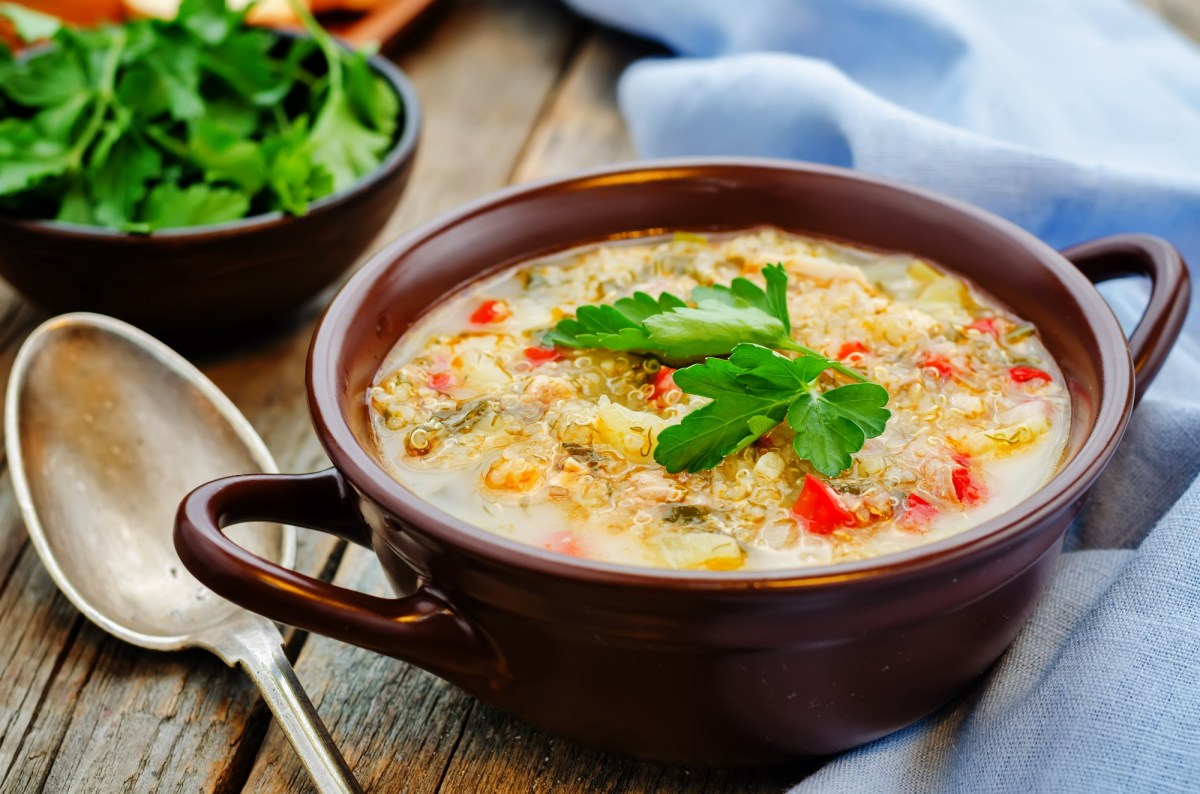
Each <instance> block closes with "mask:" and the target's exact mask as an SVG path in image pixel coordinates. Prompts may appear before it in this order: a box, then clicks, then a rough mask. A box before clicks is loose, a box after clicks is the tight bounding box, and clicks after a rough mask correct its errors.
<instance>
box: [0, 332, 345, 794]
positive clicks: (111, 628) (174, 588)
mask: <svg viewBox="0 0 1200 794" xmlns="http://www.w3.org/2000/svg"><path fill="white" fill-rule="evenodd" d="M4 427H5V442H6V445H7V448H8V463H9V468H10V470H11V473H12V482H13V487H14V489H15V490H16V495H17V501H18V502H19V504H20V506H21V513H22V515H23V516H24V518H25V525H26V527H27V529H28V530H29V537H30V539H31V540H32V541H33V546H34V548H35V549H37V552H38V554H39V555H40V556H41V558H42V562H43V563H44V564H45V566H46V570H47V571H49V573H50V576H51V577H52V578H53V579H54V581H55V583H57V584H58V586H59V588H60V589H61V590H62V591H63V593H64V594H65V595H66V596H67V598H69V599H71V603H73V604H74V605H75V606H76V607H78V608H79V611H80V612H82V613H83V614H85V615H87V617H88V618H90V619H91V621H92V622H93V623H95V624H96V625H98V626H100V628H102V629H104V630H105V631H108V632H110V633H111V634H114V635H116V636H117V637H120V638H121V639H123V640H125V641H126V642H131V643H133V644H134V645H140V646H142V647H144V648H152V649H155V650H161V651H173V650H179V649H181V648H188V647H200V648H207V649H208V650H210V651H212V652H213V653H215V654H216V655H217V656H219V657H221V658H222V659H223V660H225V662H226V663H227V664H229V665H230V666H233V665H235V664H240V665H241V666H242V668H243V669H245V671H246V672H247V673H248V674H249V675H250V678H251V679H253V680H254V683H255V684H257V685H258V688H259V690H260V691H261V692H262V695H263V698H264V699H265V700H266V701H267V705H268V706H270V708H271V711H272V712H274V714H275V718H276V719H277V720H278V721H279V725H280V727H282V728H283V732H284V733H285V734H287V737H288V739H290V740H291V742H292V746H294V747H295V748H296V752H297V753H299V755H300V759H301V761H303V763H304V766H305V767H307V769H308V771H309V773H310V774H311V775H312V778H313V781H314V782H315V783H316V785H317V787H318V788H319V789H320V790H321V791H323V792H334V791H337V792H358V791H361V789H360V788H359V786H358V784H357V782H356V781H355V780H354V776H353V774H352V773H351V771H350V768H349V767H348V766H347V764H346V762H345V760H344V759H343V758H342V757H341V755H340V754H339V753H338V751H337V749H336V748H335V747H334V745H333V740H332V739H331V738H330V736H329V732H328V731H327V730H326V729H325V726H324V725H323V724H322V723H321V720H320V718H319V717H318V716H317V712H316V710H315V709H314V708H313V705H312V703H311V702H310V701H309V699H308V696H307V695H306V694H305V693H304V690H303V689H302V688H301V686H300V682H299V681H298V680H297V679H296V674H295V672H294V671H293V670H292V667H291V665H290V664H289V663H288V661H287V659H286V657H284V655H283V638H282V637H281V636H280V634H279V630H278V629H277V628H276V627H275V624H274V623H272V622H271V621H270V620H268V619H266V618H264V617H260V616H259V615H255V614H253V613H251V612H247V611H246V610H244V609H242V608H240V607H238V606H235V605H234V604H231V603H229V602H228V601H225V600H223V599H221V598H219V597H217V596H216V595H214V594H213V593H212V591H210V590H208V589H207V588H205V587H204V586H203V585H202V584H200V582H198V581H197V580H196V579H194V578H193V577H192V576H191V575H190V574H189V573H188V572H187V570H186V569H185V568H184V567H183V565H182V564H181V563H180V562H179V557H178V556H177V555H176V553H175V547H174V544H173V543H172V539H171V529H172V526H173V523H172V521H173V518H174V515H175V509H176V507H177V505H178V504H179V501H180V499H182V498H183V496H184V495H185V494H186V493H187V492H188V491H189V490H191V489H192V488H193V487H195V486H197V485H200V484H201V483H204V482H207V481H209V480H212V479H215V478H217V477H222V476H225V475H229V474H233V473H240V472H247V471H260V472H276V471H278V469H277V468H276V466H275V461H274V460H272V458H271V454H270V453H269V452H268V451H267V448H266V446H265V445H264V444H263V442H262V440H261V439H260V438H259V437H258V435H257V434H256V433H255V432H254V429H253V428H252V427H251V426H250V423H249V422H247V421H246V419H245V418H244V417H243V416H242V415H241V414H240V413H239V412H238V410H237V408H235V407H234V405H233V403H231V402H230V401H229V399H228V398H227V397H225V395H224V394H222V393H221V392H220V390H218V389H217V387H216V386H214V385H213V384H212V383H211V382H210V381H209V380H208V379H207V378H205V377H204V376H203V375H202V374H201V373H200V372H199V371H198V370H197V369H196V368H195V367H193V366H192V365H191V364H189V363H188V362H187V361H185V360H184V359H183V358H182V357H180V356H179V355H177V354H176V353H175V352H173V351H172V350H170V349H169V348H167V347H166V346H165V345H163V344H161V343H159V342H158V341H156V340H155V339H152V338H151V337H149V336H147V335H146V334H144V333H142V332H141V331H139V330H137V329H136V328H133V327H132V326H129V325H126V324H125V323H122V322H119V321H117V320H113V319H112V318H109V317H103V316H101V315H96V314H67V315H63V316H61V317H56V318H54V319H52V320H49V321H47V322H46V323H44V324H43V325H42V326H41V327H39V328H38V329H37V330H35V331H34V332H33V333H32V334H31V335H30V337H29V338H28V339H27V340H26V341H25V344H24V345H23V346H22V347H21V350H20V352H19V353H18V354H17V358H16V363H15V364H14V365H13V371H12V376H11V378H10V380H9V383H8V396H7V402H6V406H5V413H4ZM238 529H241V528H238ZM233 532H234V533H235V534H234V538H235V540H237V542H238V543H240V544H242V545H243V546H245V547H246V548H247V549H249V550H250V551H252V552H253V553H254V554H257V555H259V556H262V557H265V558H267V559H270V560H275V561H278V562H279V563H280V564H282V565H284V566H285V567H291V565H292V562H293V559H294V558H295V554H296V538H295V530H293V529H292V528H291V527H284V526H279V525H277V524H271V525H259V526H258V527H257V528H250V529H249V530H242V531H241V532H240V533H238V532H237V530H234V531H233Z"/></svg>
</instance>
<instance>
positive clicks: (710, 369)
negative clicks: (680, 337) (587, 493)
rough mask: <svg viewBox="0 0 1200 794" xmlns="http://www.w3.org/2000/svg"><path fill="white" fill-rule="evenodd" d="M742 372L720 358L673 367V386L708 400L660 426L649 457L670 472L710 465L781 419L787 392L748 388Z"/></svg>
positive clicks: (785, 407)
mask: <svg viewBox="0 0 1200 794" xmlns="http://www.w3.org/2000/svg"><path fill="white" fill-rule="evenodd" d="M747 347H748V346H747ZM760 349H765V348H760ZM767 352H768V353H769V352H770V351H767ZM772 355H773V354H772ZM744 372H745V370H744V369H742V368H741V367H739V366H737V365H736V364H734V363H732V362H731V361H726V360H725V359H721V358H710V359H708V361H706V362H704V363H703V364H695V365H693V366H690V367H687V368H686V369H681V370H678V371H676V372H675V373H674V375H673V377H674V379H675V385H676V386H678V387H679V388H680V389H682V390H683V391H685V392H687V393H688V394H698V395H700V396H702V397H711V398H713V401H712V402H711V403H709V404H708V405H705V406H703V407H701V408H698V409H696V410H695V411H693V412H692V413H690V414H688V415H687V416H685V417H684V418H683V421H682V422H680V423H679V424H677V425H671V426H670V427H667V428H664V429H663V431H662V432H661V433H659V435H658V443H657V444H656V446H655V447H654V460H655V461H657V462H658V463H660V464H662V465H663V466H665V467H666V469H667V471H669V472H672V473H675V472H678V471H684V470H687V471H703V470H704V469H711V468H712V467H713V466H716V465H717V464H718V463H720V462H721V461H722V460H724V459H725V457H726V456H728V455H732V454H733V453H734V452H737V451H738V450H740V449H744V448H745V447H747V446H749V445H750V444H752V443H753V442H754V441H756V440H758V438H759V437H761V436H762V435H764V434H766V433H768V432H770V431H771V430H772V429H774V428H775V426H776V425H778V424H779V423H780V422H782V421H783V418H784V416H785V415H786V414H787V410H788V406H789V405H790V403H791V400H790V398H791V397H792V396H793V395H792V394H791V393H789V392H787V391H786V390H785V391H784V392H782V393H774V394H772V393H761V394H755V393H752V392H749V391H747V390H746V388H745V387H744V386H743V385H742V384H741V383H740V382H739V380H738V378H739V376H740V375H742V374H743V373H744Z"/></svg>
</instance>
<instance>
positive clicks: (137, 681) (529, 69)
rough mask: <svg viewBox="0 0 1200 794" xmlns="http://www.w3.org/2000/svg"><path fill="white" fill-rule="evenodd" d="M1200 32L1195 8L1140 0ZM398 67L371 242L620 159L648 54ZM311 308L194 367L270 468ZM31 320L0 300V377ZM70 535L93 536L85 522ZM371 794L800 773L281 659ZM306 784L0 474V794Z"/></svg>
mask: <svg viewBox="0 0 1200 794" xmlns="http://www.w3.org/2000/svg"><path fill="white" fill-rule="evenodd" d="M1145 2H1146V3H1147V5H1151V6H1152V7H1155V8H1156V9H1158V10H1161V11H1164V12H1166V14H1167V15H1168V17H1169V18H1171V19H1172V20H1173V21H1174V22H1176V24H1179V25H1180V26H1181V27H1184V28H1185V29H1187V30H1189V31H1193V32H1198V33H1200V11H1197V7H1196V6H1195V5H1193V4H1192V3H1191V0H1145ZM434 22H435V24H433V25H432V26H431V27H430V28H429V29H428V30H426V31H425V32H423V33H420V34H419V35H418V36H416V37H415V38H412V39H410V40H408V41H407V42H405V43H404V44H403V45H402V47H401V49H399V50H398V51H397V52H396V53H395V55H396V58H397V60H398V61H399V63H400V65H401V66H402V67H403V68H404V69H405V70H406V71H407V72H408V74H409V75H410V76H411V77H412V79H413V82H414V83H415V84H416V87H417V90H418V92H419V94H420V96H421V99H422V101H423V103H424V110H425V127H424V130H423V136H422V141H421V145H420V152H419V155H418V158H417V163H416V170H415V172H414V174H413V177H412V181H411V183H410V186H409V189H408V192H407V194H406V196H405V198H404V201H403V203H402V204H401V205H400V208H399V210H398V211H397V212H396V215H395V217H394V218H392V220H391V222H390V224H389V226H388V228H387V230H386V231H385V232H384V234H383V236H382V238H381V242H382V241H384V240H390V239H392V238H394V237H396V236H397V235H399V234H400V233H402V232H404V231H405V230H407V229H410V228H412V227H413V226H414V225H415V224H417V223H419V222H422V221H425V220H426V219H428V218H430V217H432V216H434V215H437V214H439V213H441V212H444V211H446V210H449V209H452V208H453V207H455V206H457V205H459V204H461V203H463V202H465V201H467V200H469V199H472V198H475V197H477V196H479V195H481V194H483V193H487V192H489V191H492V190H494V189H496V188H499V187H501V186H502V185H505V184H507V183H510V182H520V181H524V180H528V179H532V178H535V177H540V176H544V175H550V174H558V173H563V172H567V171H571V170H574V169H578V168H581V167H586V166H590V165H595V164H600V163H605V162H611V161H614V160H620V159H627V158H629V157H631V156H632V154H633V153H632V150H631V148H630V145H629V141H628V138H627V136H626V133H625V131H624V127H623V125H622V122H621V120H620V117H619V116H618V115H617V112H616V109H615V106H614V101H613V95H612V94H613V86H614V84H615V80H616V77H617V75H618V74H619V73H620V71H621V69H622V68H623V67H624V66H625V65H626V64H627V63H628V62H629V61H630V60H632V59H633V58H636V57H639V56H642V55H645V54H648V53H650V52H653V51H654V50H653V47H652V46H651V45H648V44H645V43H642V42H637V41H634V40H632V39H628V38H625V37H622V36H619V35H617V34H614V33H611V32H608V31H603V30H599V29H597V28H595V27H594V26H592V25H591V24H590V23H587V22H584V21H583V20H580V19H579V18H577V17H574V16H573V15H571V14H570V13H569V12H567V11H566V10H564V9H563V8H562V7H561V6H560V5H559V4H557V3H556V2H555V1H554V0H507V2H506V1H505V0H462V1H461V2H458V3H454V2H450V3H449V5H448V8H447V9H446V11H445V12H444V13H442V14H440V15H439V16H438V18H436V19H435V20H434ZM318 309H319V307H314V308H313V309H312V310H310V311H309V312H308V313H307V314H305V315H304V316H303V317H301V318H299V319H298V320H297V321H296V323H295V324H294V327H292V328H291V329H290V330H288V331H286V332H283V333H280V334H277V335H276V336H275V337H273V338H271V339H267V340H257V341H255V342H252V343H248V344H247V345H246V346H244V347H242V348H241V349H237V350H232V351H225V352H223V353H221V354H214V355H212V356H211V357H210V358H208V359H202V360H200V361H198V363H199V364H200V365H201V366H202V368H203V369H204V370H205V372H206V373H207V374H208V375H209V376H210V377H211V378H212V379H213V380H214V381H215V382H216V384H217V385H218V386H219V387H221V388H222V389H223V390H224V391H225V392H226V394H228V395H229V396H230V397H231V398H232V399H233V400H234V402H235V403H237V405H238V406H239V407H240V408H241V410H242V411H243V412H244V413H245V414H246V416H247V417H248V418H249V419H250V421H251V422H252V423H253V424H254V426H255V427H256V428H257V430H258V432H259V433H260V434H261V435H262V437H263V438H264V439H265V441H266V442H267V445H268V446H269V447H270V449H271V451H272V452H273V453H274V455H275V457H276V459H277V460H278V462H279V465H280V467H281V469H282V470H284V471H311V470H316V469H320V468H322V467H324V466H326V465H327V461H326V460H325V457H324V454H323V452H322V450H321V448H320V446H319V444H318V443H317V441H316V438H315V437H314V435H313V433H312V429H311V427H310V425H309V419H308V412H307V409H306V405H305V397H304V385H303V383H304V358H305V353H306V351H307V347H308V341H309V337H310V335H311V332H312V326H313V323H314V321H315V318H316V314H317V311H318ZM38 319H40V317H39V316H38V314H37V313H36V312H35V311H33V310H32V309H30V308H29V307H27V306H24V305H23V304H22V303H21V302H20V301H19V300H18V299H16V298H15V297H14V296H12V295H11V294H10V293H7V292H5V293H4V294H3V295H0V348H2V352H0V373H2V374H3V377H4V378H7V372H8V370H9V367H10V365H11V361H12V356H13V355H14V353H15V349H16V347H17V346H18V343H19V342H20V340H21V339H22V338H23V336H24V334H25V333H26V332H28V330H29V329H30V328H31V326H32V324H33V323H34V322H35V321H36V320H38ZM80 531H87V528H86V527H81V528H80ZM299 568H300V569H301V570H303V571H305V572H306V573H310V574H313V575H319V576H322V577H324V578H326V579H332V580H333V581H335V582H337V583H338V584H341V585H344V586H347V587H353V588H357V589H359V590H363V591H366V592H371V593H377V594H389V590H388V586H387V584H386V582H385V580H384V577H383V574H382V572H381V570H380V568H379V566H378V564H377V563H376V562H375V560H374V557H373V556H372V555H371V554H370V553H369V552H367V551H364V550H362V549H360V548H357V547H347V546H346V544H345V543H343V542H340V541H332V540H330V539H329V537H328V536H324V535H318V534H315V533H314V534H308V533H301V547H300V553H299ZM288 652H289V655H290V656H291V657H292V658H293V659H294V660H295V664H296V668H297V672H298V675H299V677H300V679H301V680H302V681H303V682H304V684H305V686H306V687H307V689H308V691H309V693H310V694H311V696H312V698H313V701H314V702H315V703H316V704H317V707H318V710H319V711H320V713H321V716H322V717H323V718H324V719H325V721H326V723H327V724H328V726H329V728H330V731H331V732H332V734H333V736H334V738H335V740H336V741H337V743H338V745H339V746H340V747H341V749H342V751H343V752H344V753H345V755H346V758H347V759H348V761H349V762H350V764H351V766H352V767H353V768H354V770H355V773H356V774H357V776H358V778H359V780H360V782H361V783H362V784H363V785H364V787H366V789H367V790H368V791H372V792H383V791H387V792H391V791H412V792H434V791H445V792H488V791H518V792H526V791H554V792H558V791H567V792H569V791H622V792H624V791H697V792H700V791H703V792H723V791H729V792H733V791H739V792H752V791H781V790H783V789H784V788H786V787H787V786H788V785H790V784H792V783H794V782H797V781H798V780H799V779H800V778H801V777H803V774H804V767H802V766H796V767H784V768H776V769H769V770H757V771H750V772H722V771H711V770H703V769H682V768H673V767H661V766H656V765H652V764H642V763H635V762H631V761H628V760H626V759H623V758H619V757H614V756H611V755H606V754H603V753H599V752H596V751H592V750H588V749H586V748H581V747H577V746H574V745H572V744H569V743H566V742H563V741H560V740H557V739H554V738H552V737H550V736H547V735H545V734H543V733H540V732H538V731H536V730H533V729H531V728H529V727H527V726H525V725H523V724H521V723H519V722H517V721H516V720H513V719H511V718H509V717H507V716H505V715H504V714H501V713H499V712H497V711H495V710H493V709H491V708H489V707H487V706H484V705H482V704H481V703H478V702H476V701H475V700H473V699H472V698H470V697H468V696H467V695H464V694H463V693H461V692H459V691H458V690H457V689H455V688H454V687H452V686H450V685H448V684H446V683H445V682H443V681H441V680H439V679H437V678H435V677H433V676H431V675H428V674H426V673H424V672H423V671H421V670H418V669H416V668H413V667H410V666H408V665H405V664H403V663H401V662H398V661H395V660H393V659H390V658H386V657H382V656H378V655H375V654H372V653H370V652H367V651H363V650H360V649H357V648H351V647H348V646H345V645H342V644H340V643H337V642H334V641H332V640H328V639H326V638H324V637H318V636H308V635H305V634H303V633H295V634H292V635H291V636H290V639H289V642H288ZM311 788H312V787H311V784H310V783H309V781H308V778H307V775H306V774H305V772H304V769H303V768H302V767H301V766H300V763H299V760H298V759H297V757H296V755H295V753H294V752H293V751H292V749H291V747H290V746H289V745H288V743H287V741H286V740H285V739H284V737H283V735H282V733H281V732H280V731H279V729H278V728H277V727H276V726H275V725H274V723H273V722H272V720H271V717H270V714H269V713H268V712H267V710H266V708H265V707H264V706H263V704H262V703H261V701H260V700H259V698H258V696H257V693H256V691H255V690H254V689H253V687H252V686H251V685H250V683H249V682H248V680H247V679H246V677H245V676H244V675H243V674H241V673H240V672H238V671H235V670H231V669H229V668H226V667H224V666H223V665H222V664H221V663H220V662H219V661H218V660H217V659H216V658H215V657H213V656H211V655H208V654H206V653H203V652H199V651H196V652H185V653H179V654H160V653H155V652H152V651H144V650H141V649H138V648H134V647H131V646H129V645H125V644H124V643H122V642H120V641H118V640H115V639H112V638H111V637H109V636H107V635H105V634H104V633H102V632H101V631H100V630H98V629H97V628H95V627H94V626H93V625H92V624H91V623H89V622H88V621H87V620H86V619H84V618H83V617H81V616H80V614H79V613H78V612H76V611H75V609H74V608H73V607H72V606H71V605H70V604H69V603H68V602H67V601H66V599H64V598H63V597H62V596H61V595H60V594H59V593H58V592H57V590H56V589H55V587H54V585H53V583H52V582H51V581H50V579H49V577H48V576H47V575H46V573H45V572H44V571H43V570H42V567H41V564H40V562H39V560H38V558H37V555H36V554H35V553H34V551H33V549H32V548H31V547H30V546H29V544H28V543H27V541H26V535H25V531H24V528H23V526H22V523H21V518H20V515H19V513H18V511H17V508H16V505H15V504H14V501H13V495H12V489H11V487H10V486H9V483H8V478H7V472H6V471H5V472H0V791H3V792H25V791H40V790H46V791H55V792H57V791H96V792H112V791H129V792H138V793H139V794H140V793H141V792H153V791H166V792H175V791H186V792H228V791H240V790H245V791H255V792H259V791H263V792H299V791H308V790H311Z"/></svg>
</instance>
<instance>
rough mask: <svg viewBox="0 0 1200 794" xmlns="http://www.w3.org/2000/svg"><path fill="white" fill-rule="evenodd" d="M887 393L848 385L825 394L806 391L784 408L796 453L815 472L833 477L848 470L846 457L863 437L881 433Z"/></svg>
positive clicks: (877, 388) (874, 386)
mask: <svg viewBox="0 0 1200 794" xmlns="http://www.w3.org/2000/svg"><path fill="white" fill-rule="evenodd" d="M887 400H888V394H887V390H886V389H884V388H883V387H882V386H880V385H879V384H877V383H851V384H849V385H847V386H839V387H837V388H836V389H830V390H829V391H827V392H819V391H817V390H815V389H806V390H805V391H803V392H801V393H800V394H798V395H797V396H796V400H795V401H794V402H793V403H792V405H791V407H790V408H788V412H787V421H788V424H789V425H790V426H791V427H792V429H793V430H795V431H796V439H795V441H794V442H793V444H792V445H793V446H794V447H795V449H796V454H797V455H799V456H800V457H801V458H803V459H805V460H807V461H810V462H811V463H812V465H813V468H815V469H816V470H817V471H819V472H821V473H822V474H827V475H829V476H830V477H833V476H835V475H837V474H839V473H841V472H843V471H845V470H846V469H848V468H849V467H850V464H851V463H852V462H853V461H852V460H851V458H850V456H851V455H852V454H853V453H855V452H858V451H859V450H860V449H862V446H863V442H864V441H865V440H866V439H867V438H873V437H874V436H877V435H879V434H880V433H882V432H883V427H884V425H885V424H887V420H888V417H889V416H890V413H889V411H888V410H887V409H886V408H884V407H883V406H884V405H886V404H887Z"/></svg>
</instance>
